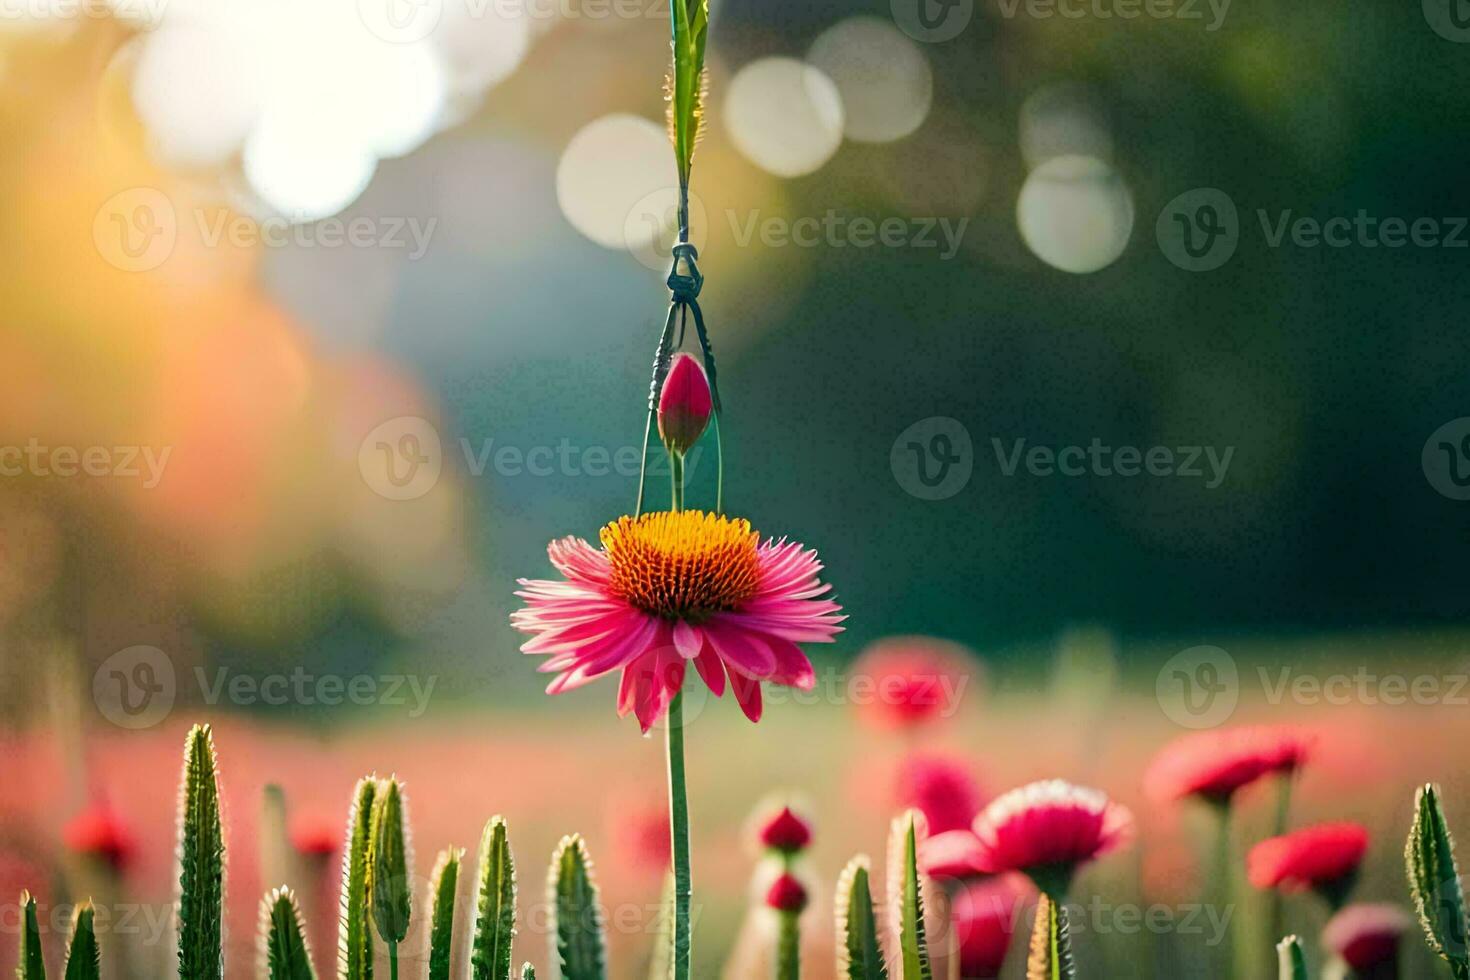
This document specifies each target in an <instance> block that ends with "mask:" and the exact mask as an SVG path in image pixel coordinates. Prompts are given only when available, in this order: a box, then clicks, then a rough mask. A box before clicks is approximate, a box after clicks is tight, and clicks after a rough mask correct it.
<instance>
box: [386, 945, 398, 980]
mask: <svg viewBox="0 0 1470 980" xmlns="http://www.w3.org/2000/svg"><path fill="white" fill-rule="evenodd" d="M388 975H389V976H390V977H391V978H392V980H398V944H397V943H395V942H394V941H393V940H391V939H390V940H388Z"/></svg>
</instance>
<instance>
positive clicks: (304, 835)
mask: <svg viewBox="0 0 1470 980" xmlns="http://www.w3.org/2000/svg"><path fill="white" fill-rule="evenodd" d="M341 837H342V829H341V828H340V827H338V826H337V825H336V824H332V823H328V822H326V821H324V820H298V821H296V822H295V823H293V824H292V825H291V846H292V847H294V848H295V849H296V853H297V854H300V855H301V856H302V857H308V858H329V857H331V856H332V855H334V854H336V853H337V848H338V847H340V846H341V845H342V839H341Z"/></svg>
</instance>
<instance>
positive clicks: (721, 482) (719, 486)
mask: <svg viewBox="0 0 1470 980" xmlns="http://www.w3.org/2000/svg"><path fill="white" fill-rule="evenodd" d="M713 422H714V424H715V513H716V514H723V513H724V512H725V443H724V442H723V441H722V440H721V439H720V413H719V412H715V413H714V418H713Z"/></svg>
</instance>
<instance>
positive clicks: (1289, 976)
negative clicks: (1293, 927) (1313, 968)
mask: <svg viewBox="0 0 1470 980" xmlns="http://www.w3.org/2000/svg"><path fill="white" fill-rule="evenodd" d="M1276 959H1277V962H1278V964H1279V966H1278V973H1277V976H1278V978H1279V980H1307V958H1306V956H1305V955H1304V954H1303V953H1302V941H1301V940H1300V939H1298V938H1296V937H1295V936H1287V937H1286V938H1285V939H1283V940H1281V942H1279V943H1277V944H1276Z"/></svg>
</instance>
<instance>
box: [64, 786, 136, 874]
mask: <svg viewBox="0 0 1470 980" xmlns="http://www.w3.org/2000/svg"><path fill="white" fill-rule="evenodd" d="M61 834H62V838H63V839H64V840H65V841H66V846H67V847H68V848H70V849H71V850H72V851H74V852H76V853H78V854H84V855H86V856H88V857H90V858H95V859H97V860H99V861H101V862H103V863H104V864H106V865H107V866H108V867H110V868H112V869H114V870H121V869H122V868H123V867H124V866H126V865H127V864H128V862H129V861H131V860H132V857H133V853H134V851H135V850H136V847H135V845H134V842H133V835H132V833H131V832H129V830H128V828H127V827H126V826H125V825H124V824H123V822H122V820H121V818H119V817H118V815H117V813H116V812H115V811H114V810H113V809H112V808H111V807H109V806H108V805H107V804H105V803H93V804H91V805H90V806H88V807H87V808H86V809H84V810H83V811H82V812H81V813H78V814H77V815H76V816H75V817H74V818H72V820H71V821H69V822H68V823H67V824H66V826H65V827H63V828H62V831H61Z"/></svg>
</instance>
